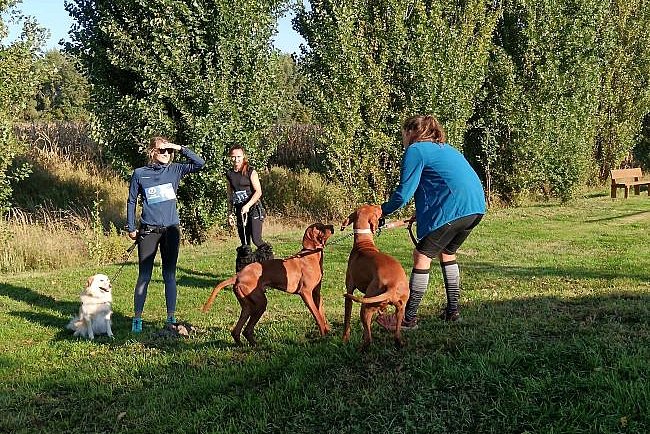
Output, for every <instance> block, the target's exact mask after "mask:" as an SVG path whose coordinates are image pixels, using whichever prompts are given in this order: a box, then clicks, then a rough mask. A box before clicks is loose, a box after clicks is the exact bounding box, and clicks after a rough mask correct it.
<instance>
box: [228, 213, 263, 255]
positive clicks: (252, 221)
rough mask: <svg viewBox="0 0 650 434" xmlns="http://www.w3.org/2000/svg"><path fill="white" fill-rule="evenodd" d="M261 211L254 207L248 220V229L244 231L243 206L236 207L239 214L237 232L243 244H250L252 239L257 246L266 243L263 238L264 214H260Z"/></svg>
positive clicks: (237, 214)
mask: <svg viewBox="0 0 650 434" xmlns="http://www.w3.org/2000/svg"><path fill="white" fill-rule="evenodd" d="M260 214H261V213H260V212H259V211H258V210H256V209H255V207H253V208H252V209H251V210H250V212H249V213H248V220H247V222H246V231H244V221H243V217H242V215H241V208H240V207H235V215H236V216H237V234H238V235H239V241H241V244H242V246H243V245H247V246H248V245H250V243H251V241H253V244H255V247H259V246H261V245H262V244H264V240H262V223H264V216H260Z"/></svg>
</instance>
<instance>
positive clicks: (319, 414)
mask: <svg viewBox="0 0 650 434" xmlns="http://www.w3.org/2000/svg"><path fill="white" fill-rule="evenodd" d="M649 222H650V199H649V198H648V197H647V196H645V195H642V196H640V197H638V196H633V197H631V198H629V199H628V200H621V199H619V200H615V201H612V200H610V199H609V197H608V196H607V194H606V193H605V192H604V191H603V192H598V194H592V195H590V196H588V197H586V198H584V199H579V200H576V201H575V202H573V203H571V204H569V205H566V206H558V205H555V204H538V205H530V206H525V207H521V208H517V209H505V210H492V211H491V212H490V213H489V214H488V215H487V216H486V218H485V219H484V221H483V222H482V223H481V225H480V226H479V227H478V228H477V229H476V230H475V232H474V233H473V234H472V236H471V237H470V238H469V239H468V241H467V242H466V243H465V244H464V245H463V248H462V251H461V252H460V253H459V261H460V264H461V272H462V277H463V286H464V291H463V293H462V300H461V301H462V307H463V310H462V314H463V322H462V323H459V324H446V323H443V322H441V321H440V320H438V319H437V318H436V315H437V313H438V310H439V309H440V307H441V306H442V305H443V304H444V291H443V289H442V279H441V276H440V272H439V270H438V268H437V267H435V268H434V269H433V271H432V278H431V281H430V286H429V290H428V292H427V293H426V296H425V300H424V302H423V306H422V308H421V310H420V318H421V327H420V328H419V329H418V330H415V331H412V332H409V333H408V334H407V335H406V340H407V346H406V348H404V349H401V350H400V349H396V348H394V347H393V343H392V338H391V336H390V335H388V334H387V333H384V332H382V331H381V330H380V329H379V328H378V327H377V326H374V328H373V332H374V338H375V340H374V342H373V345H372V347H371V349H370V351H369V352H367V353H360V352H359V351H358V348H359V345H360V342H361V325H360V324H359V320H358V311H359V307H358V305H355V307H354V317H353V330H352V342H351V343H350V344H348V345H344V344H343V343H342V342H341V334H342V320H343V297H342V293H343V292H344V283H343V282H344V274H345V268H346V261H347V255H348V253H349V250H350V246H351V239H350V238H348V239H345V240H342V241H341V242H340V243H337V244H335V245H332V246H330V247H329V248H328V249H327V250H326V255H325V276H324V280H323V286H324V298H325V307H326V310H327V312H328V317H329V320H330V322H331V323H332V326H333V332H332V334H331V335H330V336H328V337H325V338H320V337H318V335H317V328H316V326H315V323H314V321H313V319H312V318H311V316H310V315H309V313H308V311H307V309H306V308H305V307H304V306H303V304H302V302H301V300H300V298H299V297H297V296H289V295H286V294H284V293H281V292H279V291H269V292H268V296H269V308H268V311H267V313H266V314H265V315H264V316H263V317H262V320H261V321H260V324H259V325H258V327H257V337H258V340H259V342H260V345H259V346H258V347H256V348H251V347H248V346H244V347H236V346H234V345H233V343H232V341H231V338H230V335H229V329H230V327H231V326H232V324H233V323H234V322H235V320H236V319H237V315H238V312H239V309H238V305H237V303H236V300H235V297H234V296H233V294H232V292H231V291H226V292H223V293H221V294H220V295H219V297H218V298H217V300H216V301H215V304H214V306H213V307H212V310H211V311H210V312H209V313H208V314H202V313H201V312H200V307H201V305H202V303H203V302H204V301H205V300H206V298H207V297H208V295H209V292H210V290H211V288H212V286H213V285H214V284H215V283H216V282H217V281H219V280H220V279H225V278H227V277H229V275H230V272H231V270H232V269H233V268H234V248H235V243H234V240H231V241H227V242H221V243H216V242H214V243H211V244H209V245H203V246H198V247H191V246H183V247H182V248H181V259H180V263H179V273H178V284H179V306H178V315H177V316H178V318H179V319H180V320H187V321H189V322H191V323H193V324H194V325H195V326H197V327H199V328H200V329H201V330H202V332H201V333H199V334H197V335H196V336H194V337H192V338H189V339H181V340H169V339H161V338H156V337H155V332H156V331H158V330H160V328H161V327H162V325H163V320H164V316H165V307H164V298H163V290H162V281H161V277H160V271H159V269H157V271H156V273H155V274H154V279H153V281H152V283H151V285H150V287H149V297H148V299H147V304H146V307H145V315H144V320H145V323H144V327H145V331H144V333H143V334H142V335H139V336H133V335H131V334H130V332H129V330H130V315H131V313H130V312H131V309H132V303H133V300H132V299H133V295H132V290H133V288H132V285H133V283H134V282H135V278H136V273H137V270H136V269H137V267H136V266H135V264H133V263H131V264H129V265H127V266H126V267H125V268H124V270H123V272H122V274H120V276H119V278H118V279H117V280H116V281H115V282H114V285H113V291H114V298H115V300H114V304H113V309H114V317H113V318H114V327H113V329H114V332H115V339H114V340H109V339H107V338H105V337H102V338H100V339H97V340H95V341H94V342H88V341H84V340H78V339H74V338H72V337H71V333H70V332H69V331H68V330H65V325H66V323H67V321H68V319H69V317H70V315H72V314H73V313H74V312H75V311H76V310H77V308H78V303H79V302H78V293H79V291H80V290H81V288H82V286H83V283H84V281H85V279H86V277H87V276H88V275H90V274H94V273H95V272H100V271H101V272H105V273H107V274H109V275H110V276H112V275H114V274H115V272H116V271H117V269H118V265H114V266H110V267H106V268H104V269H101V270H100V269H93V268H79V269H65V270H63V271H56V272H44V273H38V274H34V273H30V274H16V275H11V276H3V277H2V278H1V280H0V281H1V283H0V321H2V327H0V373H1V374H0V388H1V389H0V431H2V432H4V431H7V432H80V433H81V432H84V433H85V432H121V431H130V432H143V433H149V432H232V433H239V432H293V433H305V432H333V433H359V432H395V433H411V432H426V433H429V432H440V433H445V432H499V433H502V432H516V433H521V432H536V433H537V432H544V433H554V432H558V433H567V432H571V433H581V432H584V433H594V432H603V433H611V432H635V433H636V432H638V433H641V432H648V431H650V408H649V407H650V405H649V403H650V386H649V384H650V383H649V381H648V380H649V378H648V377H649V374H650V364H649V363H648V360H650V324H649V319H650V312H649V311H650V296H649V294H650V250H649V249H648V245H649V244H650V243H649V241H650V237H649V235H648V229H649V226H650V225H649ZM301 235H302V234H301V232H298V231H293V232H287V233H281V234H278V235H273V236H270V237H269V238H270V241H271V242H272V243H273V245H274V248H275V250H276V253H277V255H278V256H288V255H290V254H292V253H295V252H296V251H297V250H298V249H299V240H300V237H301ZM341 236H342V234H339V233H337V234H336V235H335V238H334V239H338V238H339V237H341ZM377 244H378V245H379V247H380V248H381V249H382V250H384V251H386V252H388V253H390V254H392V255H393V256H395V257H397V258H399V259H400V260H401V261H402V263H403V265H404V267H405V269H406V270H407V271H410V257H411V248H412V246H411V245H410V241H409V239H408V236H407V234H406V232H405V231H403V230H393V231H384V233H383V234H382V235H381V236H380V237H379V238H377Z"/></svg>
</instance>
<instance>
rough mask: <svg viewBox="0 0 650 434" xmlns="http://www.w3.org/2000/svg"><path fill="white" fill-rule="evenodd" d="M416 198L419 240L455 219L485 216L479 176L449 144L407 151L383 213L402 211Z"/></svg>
mask: <svg viewBox="0 0 650 434" xmlns="http://www.w3.org/2000/svg"><path fill="white" fill-rule="evenodd" d="M414 195H415V218H416V222H417V236H418V238H423V237H425V236H426V235H428V234H429V233H431V232H433V231H434V230H436V229H438V228H439V227H441V226H442V225H444V224H445V223H448V222H450V221H452V220H456V219H458V218H461V217H465V216H468V215H471V214H485V195H484V192H483V186H482V185H481V181H480V179H479V177H478V175H477V174H476V172H475V171H474V169H473V168H472V166H470V164H469V163H468V162H467V160H466V159H465V157H464V156H463V154H461V153H460V152H459V151H458V150H456V149H455V148H454V147H452V146H450V145H449V144H447V143H432V142H416V143H413V144H411V145H410V146H409V147H408V148H406V151H405V152H404V158H403V160H402V171H401V175H400V183H399V186H398V187H397V189H396V190H395V192H394V193H393V194H392V195H391V197H390V199H389V200H388V201H387V202H385V203H384V204H382V206H381V210H382V214H383V215H384V216H387V215H388V214H390V213H392V212H394V211H396V210H398V209H400V208H401V207H403V206H404V205H406V204H407V203H408V201H409V200H411V198H412V197H413V196H414Z"/></svg>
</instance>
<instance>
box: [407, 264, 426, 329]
mask: <svg viewBox="0 0 650 434" xmlns="http://www.w3.org/2000/svg"><path fill="white" fill-rule="evenodd" d="M427 286H429V269H428V268H427V269H426V270H424V269H420V268H414V269H413V270H411V279H410V280H409V289H410V293H409V301H408V302H407V303H406V314H405V315H404V319H405V320H406V321H412V320H413V318H415V317H416V316H417V312H418V307H419V306H420V302H421V301H422V297H424V293H425V291H426V290H427Z"/></svg>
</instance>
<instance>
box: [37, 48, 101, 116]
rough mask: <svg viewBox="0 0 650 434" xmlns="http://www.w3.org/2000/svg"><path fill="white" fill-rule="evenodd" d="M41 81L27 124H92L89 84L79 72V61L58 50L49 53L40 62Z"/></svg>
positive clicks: (38, 61)
mask: <svg viewBox="0 0 650 434" xmlns="http://www.w3.org/2000/svg"><path fill="white" fill-rule="evenodd" d="M37 65H38V69H40V71H41V74H40V80H39V83H38V86H37V88H36V92H35V95H34V96H33V97H32V100H31V101H30V104H29V107H28V108H27V111H26V113H25V118H26V119H27V120H31V121H36V120H41V121H53V120H61V121H75V122H87V121H88V120H89V114H88V103H89V98H90V96H89V92H90V87H89V85H88V81H87V80H86V78H85V77H83V76H82V75H81V74H80V73H79V71H78V70H77V67H78V66H77V65H76V60H75V59H74V57H72V56H70V55H69V54H65V53H62V52H61V51H59V50H50V51H48V52H46V53H45V55H44V56H43V57H41V58H39V59H38V60H37Z"/></svg>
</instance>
